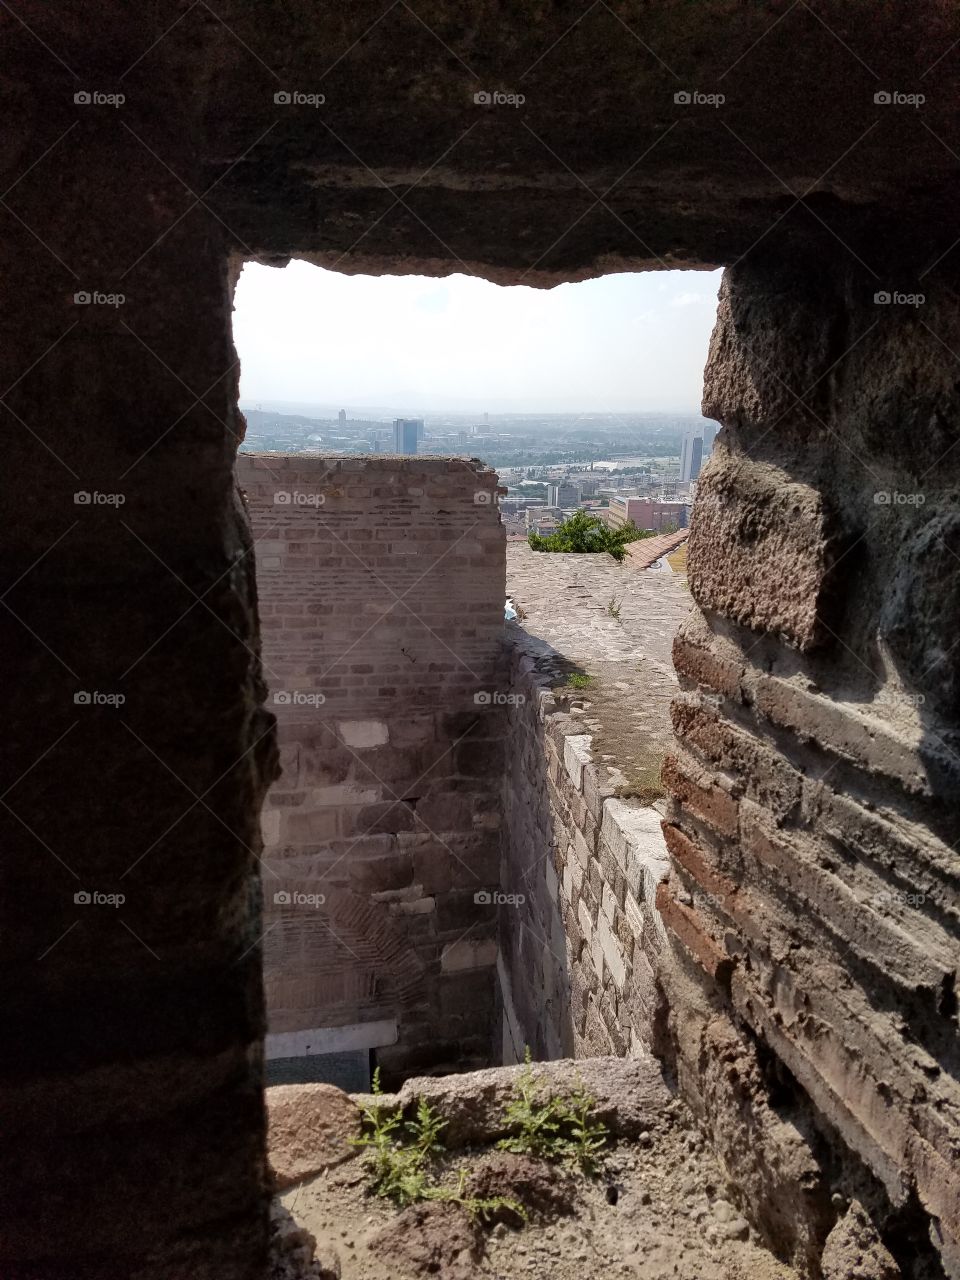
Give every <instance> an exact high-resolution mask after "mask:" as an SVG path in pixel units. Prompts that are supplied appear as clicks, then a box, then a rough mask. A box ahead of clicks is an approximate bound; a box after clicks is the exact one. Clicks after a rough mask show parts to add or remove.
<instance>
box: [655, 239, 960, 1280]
mask: <svg viewBox="0 0 960 1280" xmlns="http://www.w3.org/2000/svg"><path fill="white" fill-rule="evenodd" d="M860 265H861V266H862V265H863V264H860ZM835 266H836V267H837V270H836V272H835V273H833V274H831V273H820V274H818V273H817V271H816V270H815V269H813V268H812V263H810V262H809V260H808V262H807V266H806V268H805V267H804V266H803V264H802V261H801V260H799V259H797V260H794V261H790V260H789V259H788V260H786V261H784V262H783V263H781V264H779V265H778V264H776V263H775V262H773V261H772V259H771V258H770V256H769V254H766V253H761V254H760V255H758V257H757V258H756V259H755V260H754V261H753V262H752V263H745V264H741V266H739V267H737V268H735V269H733V270H731V271H730V272H728V273H727V276H726V277H725V283H724V287H723V291H722V298H721V307H720V313H719V316H718V325H717V329H716V331H715V334H714V338H713V341H712V344H711V353H710V358H709V361H708V368H707V374H706V382H705V391H704V406H705V409H706V411H707V412H710V413H715V414H717V415H718V416H719V417H720V418H721V419H722V421H723V424H724V432H723V438H722V443H721V444H720V445H719V448H718V453H717V458H716V460H715V461H713V462H711V464H710V466H709V467H708V468H707V470H706V472H705V474H704V476H703V477H702V480H701V483H700V486H699V488H700V493H699V496H698V509H697V513H696V515H695V517H694V530H693V533H692V535H691V540H690V552H689V560H688V570H689V574H690V579H691V584H692V588H693V591H694V593H695V595H697V598H698V602H699V603H700V605H701V606H702V610H703V612H698V613H696V614H694V615H693V616H692V617H691V619H690V620H689V621H688V622H687V623H686V624H685V625H684V628H683V632H682V634H681V635H680V636H679V637H678V639H677V642H676V644H675V647H674V656H675V662H676V666H677V670H678V673H679V674H680V676H681V681H682V683H683V686H684V688H685V689H686V690H688V692H687V693H685V694H684V696H683V697H682V698H681V699H678V701H677V703H676V705H675V708H674V723H675V725H676V728H677V732H678V734H679V735H680V737H681V739H683V740H684V748H685V749H684V750H681V751H678V753H677V756H678V760H679V761H680V763H681V767H679V768H674V767H672V766H671V767H670V768H668V769H667V770H666V771H665V774H664V778H665V781H666V782H667V784H668V786H669V788H670V790H671V792H672V794H673V796H674V800H675V806H674V807H673V808H672V809H671V810H670V814H669V816H670V819H671V821H672V822H673V823H674V824H675V829H674V830H673V831H672V833H671V835H670V837H669V843H670V846H671V853H672V856H673V862H674V867H675V873H674V875H673V877H672V879H671V883H670V886H669V888H668V887H666V886H664V887H662V888H661V907H662V912H663V915H664V918H665V920H666V922H667V924H668V927H669V934H670V936H671V950H672V952H673V958H674V960H680V961H681V964H680V965H679V966H676V965H672V964H671V963H670V962H669V957H664V958H662V959H661V962H660V967H659V978H660V981H661V983H662V984H663V986H664V989H665V992H666V994H667V999H668V1002H669V1005H670V1007H671V1009H672V1010H679V1009H681V1008H682V1009H683V1018H680V1017H673V1016H671V1019H670V1023H669V1039H671V1040H672V1044H673V1047H674V1050H675V1052H676V1055H677V1066H676V1070H677V1075H678V1078H679V1080H680V1082H681V1088H682V1090H683V1092H684V1093H685V1095H686V1096H687V1097H688V1099H690V1100H691V1101H694V1100H695V1099H697V1098H699V1102H694V1105H695V1106H696V1107H697V1108H698V1110H700V1112H701V1114H703V1116H704V1118H705V1120H706V1123H707V1125H708V1127H709V1128H710V1130H711V1133H712V1136H713V1140H714V1142H715V1144H716V1145H717V1149H718V1150H720V1151H721V1153H724V1152H726V1153H729V1160H728V1163H729V1167H730V1168H731V1170H733V1169H734V1168H736V1169H737V1171H738V1176H739V1177H740V1179H741V1180H742V1185H743V1186H744V1188H745V1189H746V1190H747V1191H748V1195H747V1196H746V1198H745V1201H744V1205H743V1208H744V1212H745V1213H746V1214H747V1216H748V1217H750V1219H751V1222H752V1224H753V1225H754V1226H756V1227H758V1228H759V1230H760V1231H761V1232H762V1233H763V1234H764V1236H765V1238H766V1239H767V1240H768V1241H769V1242H770V1243H771V1244H773V1245H774V1247H782V1248H783V1250H785V1252H786V1253H787V1254H789V1255H790V1256H792V1257H794V1258H795V1259H796V1260H798V1262H800V1264H801V1265H802V1266H803V1267H804V1268H805V1269H807V1270H810V1271H812V1272H813V1273H816V1269H817V1266H818V1257H819V1251H820V1249H821V1246H822V1243H823V1240H824V1238H825V1236H826V1232H827V1230H828V1229H829V1226H830V1216H831V1215H830V1214H829V1209H828V1204H829V1198H828V1196H827V1195H826V1192H827V1187H828V1179H829V1177H830V1176H831V1175H830V1172H829V1171H830V1169H831V1164H830V1161H829V1160H823V1158H822V1156H821V1154H820V1148H819V1140H818V1142H812V1141H811V1139H810V1135H811V1134H812V1133H814V1132H815V1131H819V1132H821V1133H822V1132H824V1131H827V1130H830V1131H832V1132H834V1133H835V1134H837V1135H839V1141H838V1148H839V1151H840V1152H841V1153H842V1159H843V1161H844V1162H845V1163H844V1168H845V1175H844V1177H845V1179H846V1182H845V1184H844V1185H843V1187H842V1190H843V1192H844V1193H845V1194H846V1195H847V1197H848V1198H849V1199H851V1200H856V1199H858V1198H863V1197H864V1196H866V1195H867V1193H868V1192H870V1194H871V1195H873V1194H875V1188H876V1186H877V1185H878V1181H879V1184H882V1186H883V1187H884V1189H885V1191H886V1194H887V1195H888V1197H889V1203H890V1206H891V1207H892V1206H899V1205H902V1204H903V1203H904V1200H905V1198H907V1197H909V1196H911V1195H914V1196H916V1200H917V1203H919V1204H921V1205H923V1206H924V1209H925V1210H926V1211H927V1212H928V1213H929V1214H930V1215H931V1216H932V1217H936V1219H937V1225H936V1227H935V1228H934V1230H933V1235H932V1236H931V1238H932V1239H933V1240H934V1241H935V1245H936V1249H937V1251H938V1252H939V1254H940V1257H941V1259H942V1263H943V1265H944V1266H945V1267H946V1269H947V1271H948V1273H949V1272H950V1270H951V1268H953V1269H955V1264H954V1262H953V1261H952V1259H955V1258H956V1256H957V1239H958V1237H960V1212H958V1210H957V1205H958V1204H960V1199H958V1180H957V1177H956V1175H955V1174H954V1172H953V1170H952V1166H951V1159H950V1155H949V1153H950V1152H951V1151H955V1150H956V1144H957V1142H958V1141H960V1131H958V1128H957V1125H956V1121H955V1117H956V1116H957V1114H958V1110H957V1108H958V1105H960V1086H958V1084H957V1075H956V1072H955V1071H954V1070H953V1069H952V1068H950V1069H949V1070H947V1071H945V1070H944V1069H943V1068H944V1062H945V1061H947V1060H949V1061H950V1062H953V1057H954V1052H955V1045H954V1042H953V1041H954V1028H953V1026H952V1023H953V1019H954V1014H953V1012H952V1011H953V1010H954V1007H955V1000H954V996H953V994H952V993H953V991H954V988H955V984H956V980H957V936H958V928H957V914H956V912H957V890H958V886H957V867H956V859H955V856H947V855H946V846H945V843H944V841H945V837H946V836H947V835H948V834H949V837H950V839H951V840H954V841H955V838H956V833H957V831H958V830H960V826H958V823H960V813H958V808H957V803H956V796H957V784H956V775H957V770H958V757H957V754H956V746H955V737H956V716H957V698H956V688H957V680H956V673H955V661H956V653H955V652H954V647H953V646H954V643H955V639H956V636H955V630H956V628H955V624H954V621H953V619H954V616H955V614H956V612H957V601H956V591H955V588H954V582H955V579H956V573H955V569H956V564H957V551H958V548H957V545H956V536H957V530H956V524H957V521H956V511H955V492H956V487H957V484H958V480H960V472H958V463H960V454H958V453H957V451H956V450H955V449H954V447H953V446H954V444H955V439H954V435H955V433H954V430H953V427H952V426H951V425H950V424H951V422H952V421H953V420H954V419H955V399H956V385H957V384H956V369H955V359H954V357H953V356H952V355H951V354H950V352H951V351H952V350H953V349H955V343H956V334H957V329H958V324H960V316H958V313H957V307H956V300H955V297H954V298H953V299H951V298H950V297H948V289H949V286H946V284H945V282H944V281H942V280H939V281H937V280H934V278H933V277H932V276H931V275H930V274H928V276H927V281H928V284H927V289H928V292H927V293H926V295H925V296H924V297H923V299H922V300H921V299H919V298H918V297H917V296H916V295H913V302H912V304H911V305H907V306H904V305H902V304H903V297H902V296H901V297H900V301H899V302H895V301H894V298H893V295H890V294H887V293H886V292H885V291H884V290H880V291H878V292H877V293H876V300H874V292H875V288H874V285H873V284H872V283H871V282H870V280H869V277H867V278H865V277H864V276H863V275H862V274H861V272H860V271H859V270H858V268H857V267H856V266H847V265H846V264H843V263H835ZM921 307H922V308H924V310H923V320H922V321H921V320H919V319H918V318H917V317H916V316H915V315H914V314H911V312H915V311H917V310H918V309H919V308H921ZM886 308H890V310H886ZM948 404H950V405H953V406H954V407H952V408H950V409H948V408H947V407H946V406H947V405H948ZM934 480H936V486H935V485H934ZM701 500H702V505H700V502H701ZM701 513H702V515H703V522H702V523H701V524H700V526H699V527H700V533H701V535H702V536H699V538H698V534H697V522H698V520H699V519H700V516H701ZM724 593H726V594H724ZM719 795H723V796H726V797H727V801H726V802H724V801H721V802H720V804H721V808H722V807H723V805H724V804H725V803H727V804H729V805H730V806H735V809H736V823H735V825H734V822H733V820H732V819H733V813H732V812H730V814H729V817H730V819H731V820H730V821H724V820H722V813H718V811H717V808H716V804H715V803H714V801H715V799H716V797H717V796H719ZM730 886H735V891H734V890H733V889H731V887H730ZM948 1023H950V1024H951V1025H950V1027H949V1028H948V1025H947V1024H948ZM698 1026H699V1027H700V1028H701V1030H700V1032H699V1033H697V1034H696V1035H691V1029H692V1028H696V1027H698ZM708 1027H709V1028H712V1030H711V1031H710V1033H709V1035H708V1033H707V1030H706V1028H708ZM708 1041H710V1042H713V1043H715V1044H716V1045H719V1046H722V1053H721V1057H724V1058H725V1061H724V1064H723V1066H721V1067H718V1066H716V1065H715V1055H714V1053H713V1051H711V1050H710V1049H708V1048H707V1047H706V1046H707V1042H708ZM948 1044H949V1046H950V1047H949V1048H948V1047H947V1046H948ZM944 1055H946V1056H944ZM747 1086H749V1087H747ZM768 1098H770V1099H772V1098H776V1099H777V1108H776V1109H777V1110H778V1111H779V1112H780V1113H781V1114H789V1116H790V1118H791V1121H792V1123H793V1124H794V1125H795V1128H796V1133H795V1135H794V1140H793V1141H792V1142H791V1143H790V1144H789V1151H790V1152H792V1154H790V1155H789V1156H788V1155H787V1154H785V1150H784V1149H783V1148H782V1147H781V1141H780V1139H781V1138H782V1136H783V1135H782V1134H780V1135H779V1136H778V1132H777V1128H776V1126H775V1125H774V1124H773V1123H772V1122H771V1116H770V1109H769V1103H768ZM917 1099H922V1101H920V1102H917V1101H916V1100H917ZM948 1099H949V1101H948ZM745 1130H746V1131H747V1132H753V1134H754V1141H753V1142H752V1144H751V1146H750V1149H749V1151H747V1150H746V1149H745V1148H744V1146H743V1134H744V1131H745ZM948 1135H949V1136H948ZM725 1158H727V1157H725ZM821 1161H822V1163H821ZM818 1166H819V1172H818ZM871 1188H874V1190H873V1191H870V1189H871ZM785 1203H789V1204H790V1206H791V1211H792V1219H791V1220H787V1219H786V1218H785V1216H784V1214H783V1211H782V1206H783V1204H785ZM885 1218H886V1215H884V1214H882V1213H881V1215H880V1216H879V1217H878V1221H882V1220H884V1219H885ZM778 1240H779V1241H780V1242H781V1246H778V1245H777V1244H776V1242H777V1241H778ZM886 1243H889V1242H886ZM837 1265H838V1266H839V1268H840V1271H841V1272H842V1271H843V1270H844V1267H845V1266H847V1265H848V1264H847V1263H846V1262H843V1261H841V1262H840V1263H838V1264H837ZM850 1265H852V1264H850ZM923 1265H924V1266H929V1268H930V1269H932V1270H933V1271H936V1268H937V1266H938V1265H939V1264H938V1263H937V1262H936V1261H935V1260H933V1259H928V1260H927V1261H926V1262H925V1263H924V1264H923Z"/></svg>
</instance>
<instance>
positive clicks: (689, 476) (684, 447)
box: [680, 431, 703, 484]
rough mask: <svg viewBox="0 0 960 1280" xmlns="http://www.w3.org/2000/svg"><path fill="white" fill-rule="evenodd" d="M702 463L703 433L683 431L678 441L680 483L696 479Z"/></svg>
mask: <svg viewBox="0 0 960 1280" xmlns="http://www.w3.org/2000/svg"><path fill="white" fill-rule="evenodd" d="M702 465H703V433H702V432H700V433H697V432H695V431H685V432H684V433H683V439H682V441H681V443H680V483H681V484H689V483H690V481H691V480H696V478H697V476H698V475H699V474H700V468H701V466H702Z"/></svg>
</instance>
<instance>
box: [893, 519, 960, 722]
mask: <svg viewBox="0 0 960 1280" xmlns="http://www.w3.org/2000/svg"><path fill="white" fill-rule="evenodd" d="M958 562H960V515H958V514H957V513H956V512H954V511H945V512H941V513H940V514H938V515H936V516H934V517H933V518H932V519H931V520H929V521H928V522H927V523H925V524H924V525H923V526H922V527H921V529H920V530H919V531H918V532H917V533H916V534H915V536H914V537H913V538H912V539H911V540H910V541H909V542H908V543H907V544H906V545H905V546H904V548H903V553H902V557H901V559H900V562H899V564H898V565H897V570H896V575H895V577H894V580H893V583H892V585H891V589H890V594H889V597H888V599H887V601H886V604H885V606H884V611H883V616H882V618H881V621H880V633H881V635H882V636H883V638H884V639H885V640H886V641H887V643H888V644H889V645H890V648H891V649H892V650H893V653H894V656H895V660H896V661H897V662H898V664H900V665H902V667H903V668H904V674H905V676H906V677H907V678H908V679H909V681H910V685H911V687H913V688H916V689H917V690H919V691H920V692H921V694H922V695H923V696H925V697H929V698H930V699H931V701H932V702H936V704H937V705H938V706H940V707H941V708H942V709H943V711H944V713H945V714H948V715H950V716H951V717H954V718H956V717H958V716H960V651H958V649H957V619H958V618H960V585H958V583H960V578H958V575H957V572H956V570H957V566H958ZM899 705H900V706H901V707H902V711H903V714H904V715H905V716H906V715H908V714H909V711H910V709H911V699H910V698H909V696H907V697H903V698H902V699H901V700H900V704H899Z"/></svg>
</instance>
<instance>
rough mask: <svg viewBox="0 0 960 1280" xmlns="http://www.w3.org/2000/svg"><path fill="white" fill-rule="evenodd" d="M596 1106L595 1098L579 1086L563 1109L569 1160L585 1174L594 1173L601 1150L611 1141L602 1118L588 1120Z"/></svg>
mask: <svg viewBox="0 0 960 1280" xmlns="http://www.w3.org/2000/svg"><path fill="white" fill-rule="evenodd" d="M596 1105H597V1100H596V1098H592V1097H591V1096H590V1094H588V1093H587V1091H586V1090H585V1089H584V1087H583V1085H580V1086H579V1088H578V1089H577V1091H576V1093H575V1094H574V1095H573V1096H572V1097H571V1099H570V1101H569V1102H568V1103H567V1104H566V1106H565V1108H564V1111H565V1119H566V1122H567V1131H568V1135H569V1136H568V1139H567V1142H568V1156H569V1159H570V1160H571V1162H572V1163H574V1164H578V1165H579V1166H580V1168H581V1169H582V1170H583V1172H584V1173H588V1174H593V1173H596V1171H597V1163H598V1160H599V1158H600V1153H601V1151H603V1149H604V1148H605V1147H606V1145H607V1143H608V1142H609V1140H610V1130H609V1129H608V1128H607V1126H606V1125H605V1124H604V1123H603V1121H602V1120H593V1119H591V1112H592V1111H593V1109H594V1107H595V1106H596Z"/></svg>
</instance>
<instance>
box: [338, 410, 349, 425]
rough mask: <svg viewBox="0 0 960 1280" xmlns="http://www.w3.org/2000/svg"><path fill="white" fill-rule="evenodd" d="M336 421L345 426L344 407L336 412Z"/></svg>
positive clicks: (345, 414)
mask: <svg viewBox="0 0 960 1280" xmlns="http://www.w3.org/2000/svg"><path fill="white" fill-rule="evenodd" d="M337 421H338V422H339V423H340V425H341V427H345V426H346V425H347V411H346V409H341V410H340V412H339V413H338V414H337Z"/></svg>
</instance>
